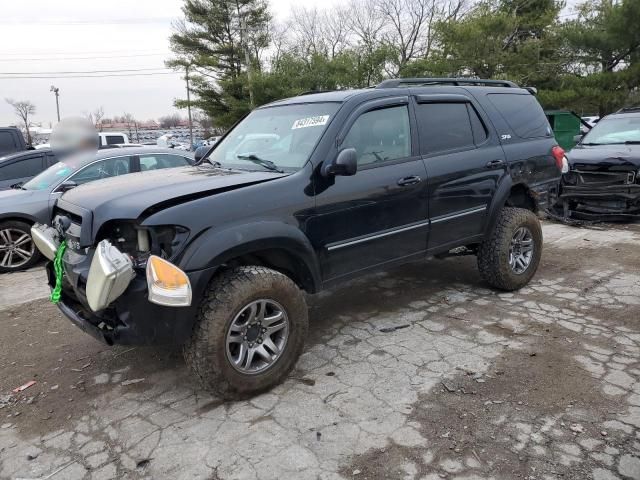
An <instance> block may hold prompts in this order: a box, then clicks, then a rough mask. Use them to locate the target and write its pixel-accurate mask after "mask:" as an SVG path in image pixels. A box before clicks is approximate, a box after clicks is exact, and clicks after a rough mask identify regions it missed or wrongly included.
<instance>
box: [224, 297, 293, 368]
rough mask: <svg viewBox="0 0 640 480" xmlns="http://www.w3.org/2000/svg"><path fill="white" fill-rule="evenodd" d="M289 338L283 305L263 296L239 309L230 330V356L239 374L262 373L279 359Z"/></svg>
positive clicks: (228, 333)
mask: <svg viewBox="0 0 640 480" xmlns="http://www.w3.org/2000/svg"><path fill="white" fill-rule="evenodd" d="M288 338H289V318H288V317H287V313H286V312H285V310H284V308H283V307H282V305H280V304H279V303H278V302H276V301H274V300H268V299H260V300H256V301H253V302H251V303H249V304H248V305H247V306H245V307H243V308H242V309H241V310H240V313H238V314H237V315H236V316H235V318H234V319H233V322H231V325H230V326H229V330H228V331H227V338H226V353H227V359H228V360H229V362H230V363H231V365H232V366H233V368H235V369H236V370H237V371H239V372H240V373H244V374H250V375H252V374H256V373H262V372H263V371H265V370H266V369H268V368H269V367H271V366H272V365H273V364H274V363H275V362H276V361H277V360H278V358H280V355H281V354H282V352H283V351H284V349H285V347H286V345H287V340H288Z"/></svg>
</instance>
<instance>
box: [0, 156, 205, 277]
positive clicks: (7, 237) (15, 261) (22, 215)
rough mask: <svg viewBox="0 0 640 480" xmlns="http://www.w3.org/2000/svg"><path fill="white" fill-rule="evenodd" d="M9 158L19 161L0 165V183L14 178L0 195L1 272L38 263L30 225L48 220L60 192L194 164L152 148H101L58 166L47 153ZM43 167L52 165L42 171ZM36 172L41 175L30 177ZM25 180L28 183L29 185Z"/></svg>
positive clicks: (70, 158) (191, 161) (65, 160)
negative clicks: (106, 180) (98, 182)
mask: <svg viewBox="0 0 640 480" xmlns="http://www.w3.org/2000/svg"><path fill="white" fill-rule="evenodd" d="M25 156H26V158H22V157H25ZM11 157H18V160H19V161H16V162H12V161H11V160H4V161H0V178H4V176H9V177H14V178H12V179H11V180H8V182H14V188H12V189H9V190H4V191H0V272H12V271H16V270H20V269H24V268H28V267H30V266H32V265H33V264H35V263H36V262H37V261H38V259H39V258H40V255H39V253H38V251H37V250H36V249H35V247H34V244H33V242H32V239H31V233H30V231H31V226H32V225H33V224H34V223H49V222H50V221H51V213H52V209H53V207H54V205H55V203H56V201H57V199H58V198H60V196H61V195H62V194H63V193H64V192H66V191H68V190H70V189H72V188H75V187H77V186H79V185H82V184H85V183H89V182H92V181H95V180H100V179H105V178H109V177H117V176H120V175H126V174H133V173H135V172H143V173H142V174H143V175H144V172H148V171H152V170H159V169H165V168H172V167H178V166H185V165H190V164H192V163H193V161H194V160H193V156H192V154H190V153H189V152H179V151H174V150H168V149H160V148H153V147H127V148H118V149H103V150H98V151H97V152H86V153H79V154H76V155H73V156H70V157H67V158H65V159H64V160H63V161H60V162H56V161H55V157H54V156H53V153H52V152H51V151H50V150H32V151H28V152H25V153H22V154H16V155H13V156H11ZM5 162H11V163H8V164H6V165H5ZM47 164H51V166H49V168H46V169H44V168H43V167H46V165H47ZM12 165H16V167H12ZM36 167H37V168H36ZM27 168H32V170H27ZM36 170H37V172H36ZM42 170H44V171H42ZM16 171H17V172H18V173H17V174H16V173H15V172H16ZM7 172H8V173H7ZM38 172H41V173H39V174H38V175H35V176H33V174H34V173H38ZM25 174H29V175H25ZM3 175H4V176H3ZM15 175H21V176H20V177H15ZM30 176H33V178H31V179H30V180H29V177H30ZM27 180H28V181H27Z"/></svg>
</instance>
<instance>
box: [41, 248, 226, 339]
mask: <svg viewBox="0 0 640 480" xmlns="http://www.w3.org/2000/svg"><path fill="white" fill-rule="evenodd" d="M92 257H93V251H92V250H90V251H89V253H88V254H87V255H82V254H78V253H76V252H74V251H66V252H65V255H64V257H63V265H64V271H65V275H64V279H63V288H62V293H61V298H60V302H59V303H58V308H59V309H60V311H61V312H62V313H63V314H64V315H65V316H66V317H67V318H69V319H70V320H71V322H72V323H73V324H74V325H76V326H77V327H79V328H80V329H81V330H83V331H84V332H86V333H88V334H89V335H91V336H93V337H94V338H96V339H98V340H100V341H101V342H104V343H106V344H108V345H159V344H182V343H184V342H185V341H186V340H187V339H188V338H189V336H190V335H191V332H192V330H193V325H194V322H195V320H196V315H197V310H198V303H199V302H198V299H199V298H202V294H203V292H204V289H205V288H206V287H207V284H208V283H209V280H210V279H211V276H212V275H213V273H214V272H215V268H211V269H206V270H198V271H193V272H187V275H188V276H189V281H190V282H191V286H192V289H193V299H194V302H193V304H192V306H190V307H180V308H176V307H165V306H161V305H156V304H154V303H151V302H149V300H148V291H147V282H146V278H145V274H144V271H137V272H136V276H135V277H134V279H133V280H132V281H131V283H130V284H129V286H128V287H127V289H126V290H125V292H124V293H123V294H122V295H121V296H120V297H118V298H117V299H116V300H115V301H114V302H113V303H111V304H110V305H109V307H107V308H106V309H104V310H101V311H99V312H93V311H92V310H91V309H90V308H89V304H88V302H87V297H86V284H87V277H88V274H89V267H90V265H91V259H92ZM46 270H47V277H48V281H49V285H50V286H51V287H52V288H53V285H54V284H55V275H54V272H53V264H52V262H48V263H47V266H46Z"/></svg>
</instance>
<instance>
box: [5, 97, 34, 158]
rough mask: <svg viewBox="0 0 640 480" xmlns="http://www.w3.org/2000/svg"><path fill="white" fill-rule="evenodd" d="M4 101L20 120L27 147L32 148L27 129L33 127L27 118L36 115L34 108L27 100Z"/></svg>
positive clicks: (6, 99) (8, 99) (7, 99)
mask: <svg viewBox="0 0 640 480" xmlns="http://www.w3.org/2000/svg"><path fill="white" fill-rule="evenodd" d="M5 101H6V102H7V103H8V104H9V105H11V106H12V107H13V111H14V112H15V114H16V115H17V116H18V117H19V118H20V120H21V121H22V123H23V125H24V133H25V136H26V138H27V145H29V146H32V144H33V141H32V139H31V132H30V131H29V128H30V127H31V126H32V125H33V124H32V123H31V120H30V119H29V117H30V116H31V115H34V114H35V113H36V106H35V105H34V104H33V103H31V102H30V101H29V100H12V99H10V98H5Z"/></svg>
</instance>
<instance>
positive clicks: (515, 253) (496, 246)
mask: <svg viewBox="0 0 640 480" xmlns="http://www.w3.org/2000/svg"><path fill="white" fill-rule="evenodd" d="M541 256H542V228H541V227H540V221H539V220H538V217H537V216H536V215H535V214H534V213H533V212H531V211H530V210H526V209H524V208H513V207H504V208H503V209H502V211H501V212H500V214H499V217H498V220H497V222H496V225H495V227H494V229H493V231H492V232H491V234H490V235H489V237H488V238H487V239H486V240H485V241H484V242H482V243H481V244H480V248H479V250H478V268H479V270H480V275H481V276H482V278H483V279H484V280H485V281H486V282H487V283H489V284H490V285H491V286H492V287H495V288H499V289H501V290H517V289H519V288H522V287H524V286H525V285H526V284H527V283H529V281H530V280H531V278H532V277H533V275H534V274H535V273H536V270H537V269H538V265H539V263H540V257H541Z"/></svg>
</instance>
